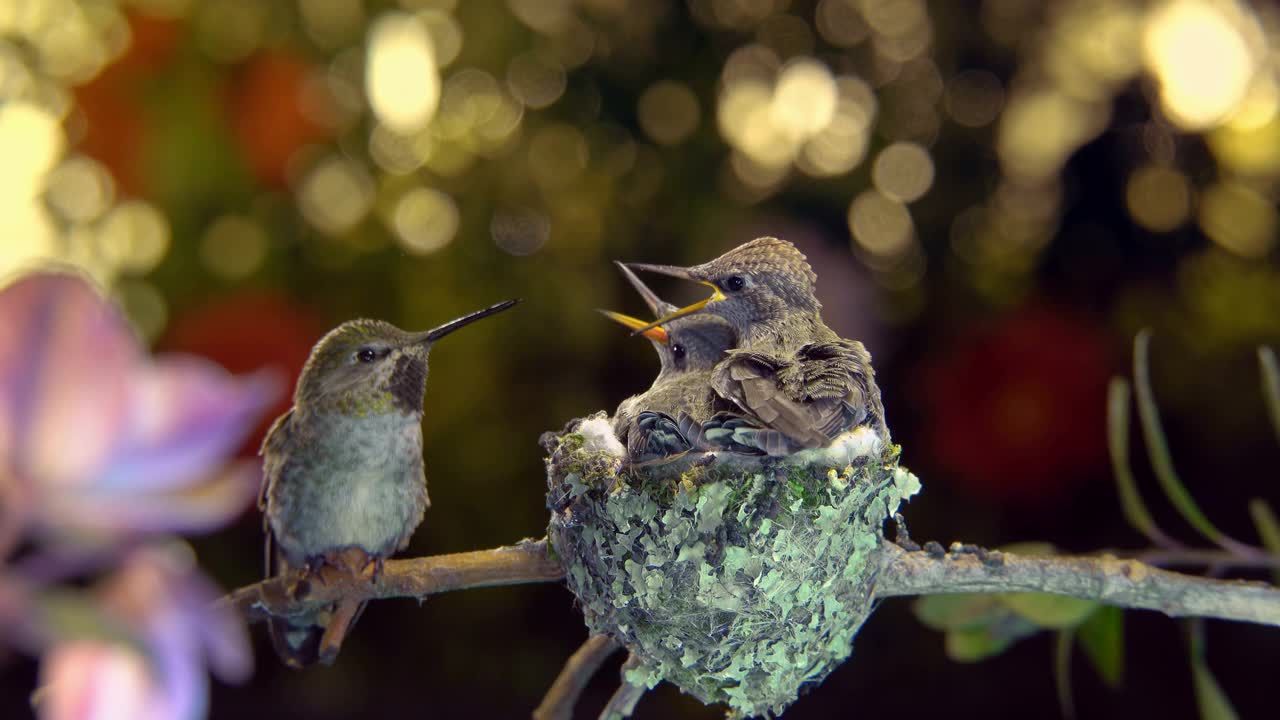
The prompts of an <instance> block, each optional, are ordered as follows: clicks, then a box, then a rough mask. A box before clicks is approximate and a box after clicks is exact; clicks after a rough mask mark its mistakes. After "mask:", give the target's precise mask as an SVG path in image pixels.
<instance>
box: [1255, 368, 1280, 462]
mask: <svg viewBox="0 0 1280 720" xmlns="http://www.w3.org/2000/svg"><path fill="white" fill-rule="evenodd" d="M1258 365H1259V366H1261V368H1262V399H1263V400H1264V401H1265V402H1266V404H1267V417H1270V418H1271V428H1272V429H1273V430H1275V432H1276V440H1280V364H1277V363H1276V353H1275V351H1274V350H1272V349H1271V348H1269V347H1260V348H1258Z"/></svg>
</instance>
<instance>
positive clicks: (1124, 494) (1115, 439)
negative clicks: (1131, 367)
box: [1107, 378, 1165, 544]
mask: <svg viewBox="0 0 1280 720" xmlns="http://www.w3.org/2000/svg"><path fill="white" fill-rule="evenodd" d="M1107 443H1108V447H1109V448H1110V451H1111V453H1110V454H1111V471H1112V472H1113V473H1114V474H1115V477H1116V490H1118V491H1119V493H1120V509H1121V510H1122V511H1123V512H1124V517H1125V520H1128V521H1129V525H1131V526H1133V529H1135V530H1137V531H1138V532H1140V533H1142V534H1143V535H1144V536H1146V538H1147V539H1149V540H1151V541H1152V542H1155V543H1157V544H1160V542H1161V539H1162V538H1164V537H1165V536H1164V533H1163V532H1162V531H1161V530H1160V528H1158V527H1156V521H1155V520H1154V519H1152V517H1151V513H1150V512H1149V511H1148V510H1147V506H1146V504H1145V503H1143V502H1142V495H1141V494H1139V493H1138V484H1137V482H1136V481H1135V480H1134V479H1133V470H1131V469H1130V466H1129V382H1128V381H1127V380H1125V379H1123V378H1112V380H1111V386H1110V387H1109V388H1108V390H1107Z"/></svg>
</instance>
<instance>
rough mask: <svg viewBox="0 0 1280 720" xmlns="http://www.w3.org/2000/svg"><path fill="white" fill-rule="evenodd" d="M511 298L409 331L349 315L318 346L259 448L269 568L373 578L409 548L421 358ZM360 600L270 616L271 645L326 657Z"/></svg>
mask: <svg viewBox="0 0 1280 720" xmlns="http://www.w3.org/2000/svg"><path fill="white" fill-rule="evenodd" d="M516 302H518V301H517V300H508V301H506V302H501V303H498V304H497V305H494V306H492V307H489V308H485V309H484V310H480V311H479V312H475V313H471V314H470V315H466V316H463V317H461V318H458V319H457V320H453V321H450V322H448V323H445V324H444V325H441V326H440V327H438V328H435V329H434V330H428V331H426V332H418V333H409V332H405V331H403V330H400V329H399V328H397V327H395V326H394V325H391V324H390V323H386V322H382V321H379V320H352V321H350V322H346V323H343V324H342V325H339V326H338V327H337V328H335V329H334V330H332V331H330V332H329V334H328V335H325V336H324V337H323V338H321V340H320V342H318V343H316V346H315V347H314V348H312V350H311V356H310V357H309V358H308V359H307V363H306V365H305V366H304V367H303V369H302V375H301V376H300V377H299V378H298V386H297V389H296V390H295V391H294V395H293V407H292V408H291V409H290V410H289V411H288V412H286V413H285V414H283V415H281V416H280V417H279V418H277V419H276V421H275V424H273V425H272V426H271V429H270V430H268V431H267V436H266V439H265V440H263V443H262V449H261V450H260V451H259V454H260V455H262V467H263V487H262V495H261V497H260V498H259V501H258V507H259V508H260V509H261V510H262V511H263V513H264V517H263V525H264V529H265V530H266V535H267V539H266V559H267V575H268V576H271V575H275V574H284V573H288V572H290V571H292V570H294V569H298V568H303V567H305V568H307V569H308V570H309V571H314V570H318V569H319V568H320V567H321V566H322V565H330V566H335V567H337V568H339V569H342V570H345V571H347V572H350V573H355V574H363V575H366V576H368V577H370V578H371V579H372V578H376V576H377V573H378V572H380V571H381V568H382V561H383V560H384V559H385V558H387V557H388V556H390V555H391V554H392V553H395V552H396V551H397V550H401V549H403V548H404V547H405V546H406V545H407V544H408V542H409V537H410V536H411V535H413V531H414V530H415V529H416V528H417V527H418V524H419V523H421V522H422V517H423V514H424V513H425V512H426V509H427V507H428V506H429V505H430V501H429V500H428V499H427V481H426V476H425V475H424V473H423V467H422V413H423V410H422V401H423V397H424V395H425V394H426V387H427V354H428V353H429V352H430V351H431V346H432V345H433V344H434V343H435V342H436V341H437V340H439V339H440V338H442V337H444V336H445V335H448V334H449V333H451V332H453V331H454V330H457V329H458V328H460V327H462V326H464V325H467V324H469V323H471V322H474V321H476V320H479V319H481V318H484V317H488V316H489V315H493V314H494V313H497V312H501V311H503V310H506V309H507V308H509V307H511V306H512V305H515V304H516ZM362 608H363V603H357V602H355V601H344V602H340V603H337V604H336V605H335V606H334V607H333V608H331V609H329V610H327V611H324V612H320V613H316V614H314V615H312V616H307V617H291V618H289V619H287V620H286V619H283V618H272V619H271V620H270V622H269V627H270V633H271V641H272V644H273V645H274V646H275V649H276V652H277V653H278V654H279V655H280V657H281V659H282V660H284V662H285V663H286V664H288V665H290V666H292V667H303V666H305V665H309V664H311V663H314V662H316V661H317V660H319V661H321V662H324V663H325V664H329V663H331V662H333V659H334V658H335V657H336V656H337V653H338V649H339V648H340V647H341V644H342V640H343V638H344V637H345V636H346V633H347V632H348V630H349V629H350V627H351V625H352V624H353V623H354V622H355V620H356V618H357V617H358V616H359V613H360V610H361V609H362Z"/></svg>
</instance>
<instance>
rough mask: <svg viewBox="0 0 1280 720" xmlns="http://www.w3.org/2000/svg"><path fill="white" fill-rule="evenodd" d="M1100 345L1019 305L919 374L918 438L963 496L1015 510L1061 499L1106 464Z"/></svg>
mask: <svg viewBox="0 0 1280 720" xmlns="http://www.w3.org/2000/svg"><path fill="white" fill-rule="evenodd" d="M1110 375H1111V370H1110V366H1109V363H1108V357H1107V349H1106V339H1105V336H1104V334H1103V333H1102V332H1101V330H1100V329H1099V328H1097V327H1096V326H1095V325H1093V324H1091V323H1090V322H1089V321H1087V320H1085V319H1082V318H1080V317H1077V316H1075V315H1073V314H1071V313H1069V312H1067V311H1064V310H1062V309H1058V308H1052V307H1046V306H1040V305H1033V306H1029V307H1024V308H1023V309H1021V310H1018V311H1016V312H1015V313H1014V314H1012V315H1010V316H1008V317H1007V318H1005V319H1004V320H1003V321H1001V322H999V323H998V324H996V325H994V326H992V327H989V328H987V329H984V330H980V331H978V332H976V333H972V334H969V335H967V336H965V337H964V338H963V339H961V340H960V342H959V343H958V344H956V345H955V346H954V347H952V348H951V349H950V350H947V351H944V352H943V353H942V354H941V356H940V357H939V359H938V360H937V362H935V363H933V364H931V365H930V366H929V367H928V368H927V369H926V370H925V372H924V377H923V382H922V383H920V384H919V387H920V388H921V389H922V392H923V397H920V398H918V400H917V401H918V402H919V403H920V406H921V407H922V408H924V412H923V416H924V422H925V426H924V436H925V441H926V444H927V446H928V447H929V449H930V453H931V455H932V456H933V458H934V460H935V461H936V462H937V463H938V464H939V465H940V466H941V467H942V468H943V469H945V470H946V471H948V472H950V473H952V474H954V475H955V476H956V477H957V478H958V479H960V480H961V481H962V482H964V483H965V485H966V489H969V490H973V491H974V492H978V493H982V494H984V495H987V496H989V497H993V498H997V499H1001V500H1006V501H1010V502H1014V503H1020V504H1040V503H1044V502H1049V501H1052V500H1054V499H1056V498H1059V497H1061V496H1062V495H1063V494H1064V493H1065V492H1067V491H1069V490H1070V489H1071V488H1073V487H1074V486H1076V485H1078V484H1079V483H1080V482H1082V481H1085V480H1087V479H1088V478H1090V477H1096V476H1097V475H1098V471H1099V470H1100V469H1102V468H1103V467H1105V464H1106V462H1107V447H1106V392H1107V383H1108V380H1109V378H1110Z"/></svg>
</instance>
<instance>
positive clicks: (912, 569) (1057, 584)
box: [875, 542, 1280, 626]
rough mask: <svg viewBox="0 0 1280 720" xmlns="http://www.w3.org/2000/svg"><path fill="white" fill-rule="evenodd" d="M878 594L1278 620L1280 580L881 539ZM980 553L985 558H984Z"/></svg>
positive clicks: (1103, 559) (1102, 559) (1115, 560)
mask: <svg viewBox="0 0 1280 720" xmlns="http://www.w3.org/2000/svg"><path fill="white" fill-rule="evenodd" d="M881 553H882V565H881V568H882V570H881V572H880V576H879V580H878V582H877V585H876V588H875V596H876V598H877V599H879V598H886V597H898V596H903V595H934V594H942V593H1003V592H1041V593H1049V594H1052V595H1066V596H1069V597H1075V598H1081V599H1084V600H1097V601H1100V602H1103V603H1106V604H1108V605H1116V606H1119V607H1126V608H1140V609H1145V610H1157V611H1159V612H1162V613H1164V614H1166V615H1169V616H1170V617H1211V618H1219V619H1222V620H1239V621H1244V622H1255V623H1261V624H1264V625H1277V626H1280V588H1275V587H1271V586H1269V585H1266V584H1265V583H1258V582H1247V581H1243V580H1214V579H1210V578H1201V577H1192V576H1189V575H1182V574H1179V573H1175V572H1170V571H1168V570H1160V569H1157V568H1154V567H1151V566H1150V565H1146V564H1144V563H1141V562H1138V561H1137V560H1121V559H1119V558H1116V557H1114V556H1111V555H1102V556H1097V557H1087V556H1063V555H1058V556H1053V557H1026V556H1021V555H1012V554H1009V553H1003V552H995V551H993V552H990V553H983V554H982V557H981V558H980V557H979V556H978V555H977V554H954V553H949V554H941V555H939V554H934V555H931V554H930V553H929V552H928V551H917V552H912V551H907V550H903V549H902V548H900V547H898V546H896V545H894V544H893V543H887V542H886V543H882V544H881ZM984 559H985V561H984Z"/></svg>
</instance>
